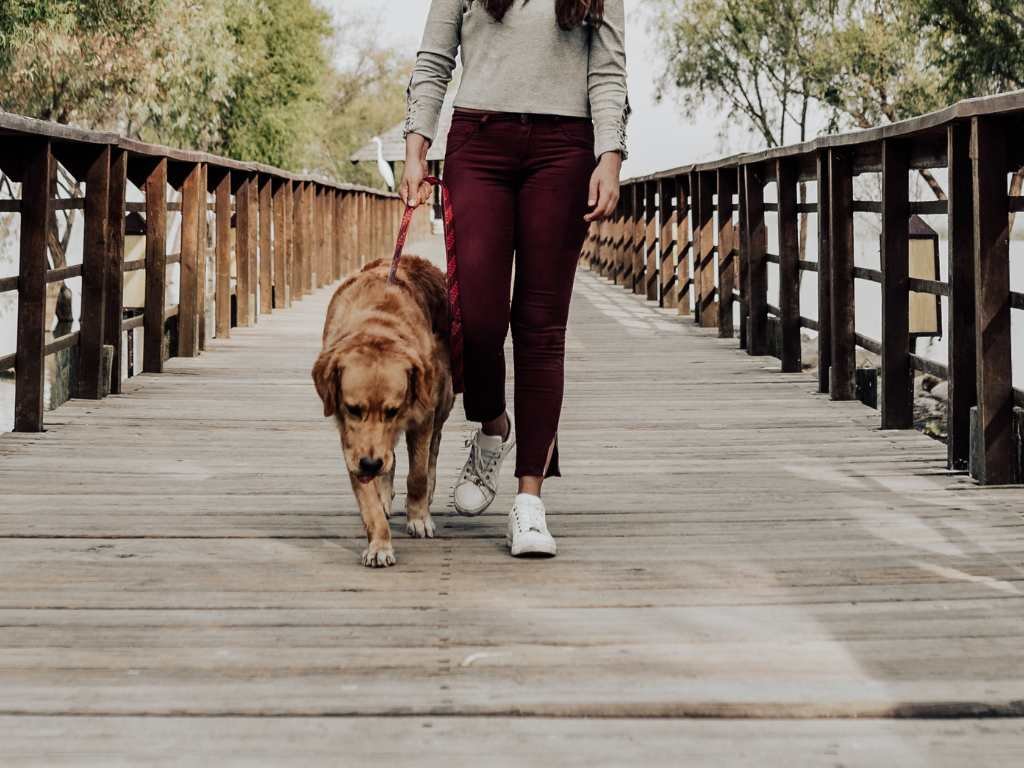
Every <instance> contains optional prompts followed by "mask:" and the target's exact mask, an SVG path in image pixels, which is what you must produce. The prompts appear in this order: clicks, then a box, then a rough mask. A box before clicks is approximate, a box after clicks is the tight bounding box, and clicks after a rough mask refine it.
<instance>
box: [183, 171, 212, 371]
mask: <svg viewBox="0 0 1024 768" xmlns="http://www.w3.org/2000/svg"><path fill="white" fill-rule="evenodd" d="M201 184H202V167H201V166H200V165H193V166H192V167H191V168H189V169H188V172H187V174H186V176H185V181H184V182H183V183H182V186H181V271H180V272H179V273H178V274H179V278H178V282H179V289H178V354H179V355H181V356H182V357H195V356H196V355H198V354H199V313H200V309H201V305H200V303H199V260H200V258H203V259H205V254H203V253H201V249H200V242H199V219H200V218H201V217H203V216H205V206H204V205H203V202H204V200H203V198H201V197H200V185H201Z"/></svg>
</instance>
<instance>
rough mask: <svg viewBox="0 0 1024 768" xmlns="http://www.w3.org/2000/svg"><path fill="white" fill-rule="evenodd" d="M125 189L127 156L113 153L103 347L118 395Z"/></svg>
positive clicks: (122, 151) (122, 306) (112, 386)
mask: <svg viewBox="0 0 1024 768" xmlns="http://www.w3.org/2000/svg"><path fill="white" fill-rule="evenodd" d="M127 189H128V153H127V152H125V151H124V150H122V149H114V150H113V151H112V154H111V156H110V183H109V185H108V192H109V200H108V203H107V264H106V267H105V270H106V276H107V297H106V298H107V303H106V317H105V319H104V323H103V337H104V343H105V344H107V345H109V346H110V347H112V348H113V350H114V357H113V360H112V361H111V366H110V383H109V384H110V393H111V394H115V395H116V394H120V393H121V354H122V351H121V318H122V315H123V314H124V224H125V216H124V213H125V196H126V194H127Z"/></svg>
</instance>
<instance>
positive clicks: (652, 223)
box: [643, 181, 663, 301]
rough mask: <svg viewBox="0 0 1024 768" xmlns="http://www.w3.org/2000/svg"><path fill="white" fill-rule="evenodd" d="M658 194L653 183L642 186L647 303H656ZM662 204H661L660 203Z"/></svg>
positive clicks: (656, 187) (655, 183) (657, 277)
mask: <svg viewBox="0 0 1024 768" xmlns="http://www.w3.org/2000/svg"><path fill="white" fill-rule="evenodd" d="M657 192H658V184H657V182H654V181H645V182H644V186H643V195H644V246H645V248H646V253H645V254H644V258H645V260H646V262H647V268H646V272H645V275H646V286H645V288H644V291H645V295H646V296H647V300H648V301H658V294H659V288H660V286H659V285H658V284H659V282H660V276H661V270H660V268H659V264H658V261H659V259H658V229H659V227H658V205H659V201H658V200H657V198H656V197H655V195H656V194H657ZM661 204H663V203H661Z"/></svg>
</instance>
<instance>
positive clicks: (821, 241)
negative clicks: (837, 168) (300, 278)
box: [815, 151, 832, 394]
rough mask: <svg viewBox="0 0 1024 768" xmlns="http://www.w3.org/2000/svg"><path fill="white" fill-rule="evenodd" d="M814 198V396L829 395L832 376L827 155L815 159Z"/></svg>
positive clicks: (829, 209)
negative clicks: (816, 270)
mask: <svg viewBox="0 0 1024 768" xmlns="http://www.w3.org/2000/svg"><path fill="white" fill-rule="evenodd" d="M815 162H816V165H817V182H816V184H815V186H816V188H817V196H818V392H820V393H822V394H826V393H827V392H828V391H829V384H830V379H831V376H832V237H831V235H830V233H831V231H832V230H831V226H832V214H831V210H832V209H831V206H830V205H829V191H830V189H831V187H832V185H831V183H830V182H829V172H828V153H827V152H825V151H822V152H819V153H818V155H817V157H816V159H815Z"/></svg>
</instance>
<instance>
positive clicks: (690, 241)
mask: <svg viewBox="0 0 1024 768" xmlns="http://www.w3.org/2000/svg"><path fill="white" fill-rule="evenodd" d="M691 178H692V177H691V176H690V175H689V174H683V175H680V176H677V177H676V198H677V202H676V240H677V242H678V245H677V246H676V247H677V248H678V250H679V263H678V265H677V266H676V285H677V286H678V295H679V299H678V301H679V304H678V306H677V307H676V309H677V311H678V312H679V314H680V315H689V314H690V311H691V304H690V287H691V285H692V284H693V281H692V278H691V277H690V261H691V258H692V256H693V249H694V239H695V238H691V237H690V222H691V221H695V220H696V218H695V217H696V214H695V213H694V214H692V215H691V212H690V211H691V205H693V195H692V194H691V192H692V189H693V187H692V185H691V184H690V180H691ZM694 210H695V209H694Z"/></svg>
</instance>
